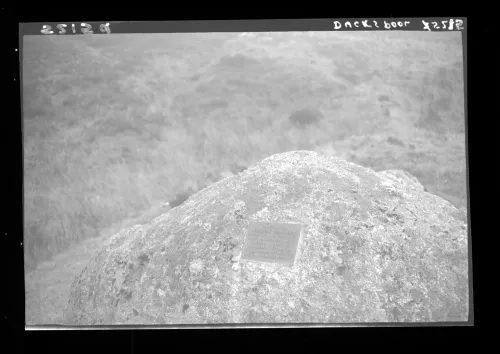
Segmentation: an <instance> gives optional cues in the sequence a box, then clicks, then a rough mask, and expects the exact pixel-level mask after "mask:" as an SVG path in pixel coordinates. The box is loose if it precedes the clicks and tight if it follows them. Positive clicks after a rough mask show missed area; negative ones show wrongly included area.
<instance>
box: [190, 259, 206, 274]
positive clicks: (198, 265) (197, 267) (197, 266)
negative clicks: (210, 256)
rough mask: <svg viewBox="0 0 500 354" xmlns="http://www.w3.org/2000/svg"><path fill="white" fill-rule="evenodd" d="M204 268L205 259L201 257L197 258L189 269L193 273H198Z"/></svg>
mask: <svg viewBox="0 0 500 354" xmlns="http://www.w3.org/2000/svg"><path fill="white" fill-rule="evenodd" d="M202 269H203V261H202V260H201V259H195V260H194V261H192V262H191V263H190V264H189V271H190V272H191V273H193V274H198V273H200V272H201V270H202Z"/></svg>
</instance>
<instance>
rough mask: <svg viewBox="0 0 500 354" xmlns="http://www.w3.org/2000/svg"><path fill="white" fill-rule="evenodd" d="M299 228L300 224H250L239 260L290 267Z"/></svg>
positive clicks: (295, 249) (298, 236)
mask: <svg viewBox="0 0 500 354" xmlns="http://www.w3.org/2000/svg"><path fill="white" fill-rule="evenodd" d="M301 228H302V227H301V225H300V224H284V223H270V222H250V225H249V226H248V234H247V237H246V239H245V244H244V246H243V251H242V253H241V257H240V259H241V260H248V261H258V262H270V263H278V264H283V265H286V266H292V265H293V262H294V261H295V254H296V252H297V246H298V243H299V239H300V231H301Z"/></svg>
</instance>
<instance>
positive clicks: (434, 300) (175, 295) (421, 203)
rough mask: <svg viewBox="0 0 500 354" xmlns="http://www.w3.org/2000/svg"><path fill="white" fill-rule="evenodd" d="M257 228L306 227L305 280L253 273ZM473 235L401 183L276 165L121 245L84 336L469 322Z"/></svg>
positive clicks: (309, 159) (222, 187) (82, 319)
mask: <svg viewBox="0 0 500 354" xmlns="http://www.w3.org/2000/svg"><path fill="white" fill-rule="evenodd" d="M250 222H276V223H294V224H297V223H298V224H301V226H302V235H301V239H300V242H299V245H298V248H297V250H296V256H295V262H294V264H293V265H292V266H291V267H286V266H283V265H280V264H275V263H263V262H260V263H259V262H252V261H247V262H240V260H239V257H240V255H241V252H242V248H243V245H244V243H245V237H246V233H247V228H248V225H249V223H250ZM466 230H467V226H466V225H465V223H464V219H463V215H462V214H460V212H459V211H458V210H457V209H456V208H455V207H454V206H452V205H451V204H450V203H449V202H447V201H445V200H444V199H442V198H440V197H438V196H435V195H432V194H430V193H426V192H424V190H423V188H422V186H421V185H420V184H419V183H418V181H416V180H415V179H414V178H412V177H409V176H408V174H407V173H404V172H401V171H384V172H382V173H377V172H374V171H372V170H370V169H368V168H364V167H362V166H358V165H356V164H353V163H349V162H347V161H345V160H341V159H338V158H335V157H325V156H323V155H320V154H317V153H315V152H312V151H293V152H286V153H282V154H276V155H272V156H270V157H268V158H266V159H264V160H263V161H261V162H260V163H258V164H256V165H254V166H253V167H250V168H248V169H247V170H245V171H244V172H242V173H240V174H238V175H236V176H232V177H228V178H225V179H223V180H221V181H219V182H217V183H214V184H212V185H211V186H209V187H207V188H205V189H203V190H201V191H199V192H198V193H196V194H194V195H193V196H191V197H190V198H189V199H188V200H187V201H186V202H185V203H184V204H182V205H181V206H179V207H177V208H174V209H171V210H169V211H168V212H167V213H165V214H163V215H162V216H159V217H157V218H156V219H154V220H152V221H151V222H150V223H149V224H146V225H136V226H134V227H131V228H128V229H125V230H122V231H121V232H119V233H118V234H116V235H114V236H112V237H111V238H110V239H109V240H107V242H106V244H105V245H103V247H102V248H101V249H100V250H99V251H98V252H97V253H96V254H95V255H94V257H93V259H92V260H91V261H90V262H89V264H88V265H87V267H86V268H85V269H84V270H83V271H82V273H81V274H80V275H79V276H78V277H76V278H75V281H74V283H73V284H72V287H71V293H70V298H69V302H68V308H67V310H66V320H67V322H68V324H71V325H103V324H108V325H109V324H210V323H214V324H215V323H243V324H244V323H356V322H433V321H466V320H467V319H468V259H467V256H468V250H467V231H466Z"/></svg>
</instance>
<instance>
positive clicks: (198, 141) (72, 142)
mask: <svg viewBox="0 0 500 354" xmlns="http://www.w3.org/2000/svg"><path fill="white" fill-rule="evenodd" d="M460 36H461V33H456V32H453V33H424V32H352V33H351V32H337V33H333V32H284V33H243V34H242V33H199V34H196V33H191V34H182V33H177V34H112V35H93V36H83V35H79V36H78V35H77V36H74V35H73V36H53V37H52V36H51V37H48V36H25V37H24V42H23V63H22V68H23V72H22V74H23V77H22V79H23V134H24V248H25V266H26V270H27V271H30V270H33V269H35V268H36V266H37V264H38V263H39V262H41V261H45V260H48V259H51V257H53V256H54V255H56V254H58V253H60V252H63V251H66V250H68V249H69V248H71V247H73V246H74V245H76V244H77V243H79V242H80V241H83V240H86V239H89V238H93V237H96V236H99V235H101V233H102V231H103V230H104V229H106V228H109V227H111V226H112V225H117V224H119V225H120V226H119V227H125V226H129V225H131V224H134V223H142V222H147V221H149V220H150V219H151V218H152V217H154V216H157V215H159V214H161V213H163V212H165V211H166V210H168V209H169V208H170V207H175V206H176V205H179V204H180V203H182V202H183V201H184V200H185V199H186V198H187V197H189V195H191V194H192V193H195V192H196V191H198V190H200V189H202V188H204V187H206V186H208V185H209V184H211V183H213V182H215V181H217V180H219V179H221V178H224V177H227V176H229V175H231V174H235V173H238V172H241V171H242V170H244V169H245V168H246V167H248V166H250V165H252V164H254V163H256V162H258V161H260V160H261V159H263V158H265V157H267V156H269V155H271V154H274V153H278V152H284V151H290V150H299V149H307V150H315V151H318V152H321V153H324V154H326V155H335V156H339V157H342V158H345V159H347V160H350V161H353V162H356V163H358V164H361V165H364V166H366V167H370V168H373V169H375V170H377V171H380V170H385V169H392V168H397V169H404V170H406V171H408V172H410V173H412V174H413V175H414V176H416V177H417V178H418V179H419V180H420V182H421V183H422V184H423V185H424V186H425V187H426V189H427V190H428V191H429V192H431V193H434V194H437V195H439V196H441V197H443V198H445V199H447V200H449V201H450V202H451V203H453V204H454V205H455V206H457V207H466V206H467V196H466V161H465V155H466V154H465V123H464V119H465V118H464V87H463V55H462V42H461V37H460ZM311 108H313V109H314V110H316V111H317V112H320V114H321V119H319V120H317V119H316V118H310V117H308V116H307V115H305V116H304V117H303V118H301V119H303V120H302V122H303V124H294V122H296V121H294V120H293V119H292V120H291V119H290V117H291V116H292V115H293V114H294V112H297V111H300V110H302V109H311ZM295 117H297V116H295ZM168 202H170V205H169V206H167V204H166V203H168Z"/></svg>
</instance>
